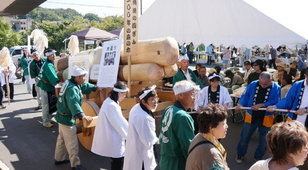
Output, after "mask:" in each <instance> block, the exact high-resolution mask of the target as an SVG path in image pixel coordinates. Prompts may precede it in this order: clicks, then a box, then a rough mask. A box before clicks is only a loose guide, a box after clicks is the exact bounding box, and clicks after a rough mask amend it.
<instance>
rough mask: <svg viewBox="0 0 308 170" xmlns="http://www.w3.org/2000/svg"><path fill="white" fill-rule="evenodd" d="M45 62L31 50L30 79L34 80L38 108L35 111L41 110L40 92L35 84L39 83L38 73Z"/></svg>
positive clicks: (44, 58) (44, 59)
mask: <svg viewBox="0 0 308 170" xmlns="http://www.w3.org/2000/svg"><path fill="white" fill-rule="evenodd" d="M46 60H47V58H46V57H41V56H40V54H39V53H38V51H36V50H33V51H32V61H31V63H30V76H31V78H33V79H35V90H36V93H37V103H38V106H37V107H36V108H35V110H39V109H42V103H41V92H40V91H41V90H40V88H39V87H38V86H37V83H38V81H39V77H38V75H39V73H40V70H41V68H42V66H43V64H44V63H45V61H46Z"/></svg>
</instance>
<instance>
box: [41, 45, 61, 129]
mask: <svg viewBox="0 0 308 170" xmlns="http://www.w3.org/2000/svg"><path fill="white" fill-rule="evenodd" d="M55 53H56V51H55V50H52V49H48V50H46V51H45V56H47V60H46V62H45V63H44V64H43V65H42V68H41V70H40V73H39V76H38V77H39V79H40V80H39V81H38V83H37V86H39V87H40V89H41V101H42V114H43V116H42V118H43V126H44V127H48V128H50V127H53V124H52V123H51V120H50V119H51V114H52V113H53V112H54V111H55V110H56V102H57V100H56V97H55V85H57V84H58V83H59V82H60V80H59V78H58V76H57V73H56V69H55V67H54V66H53V62H54V60H55V57H56V55H55Z"/></svg>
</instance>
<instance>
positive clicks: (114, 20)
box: [90, 16, 124, 31]
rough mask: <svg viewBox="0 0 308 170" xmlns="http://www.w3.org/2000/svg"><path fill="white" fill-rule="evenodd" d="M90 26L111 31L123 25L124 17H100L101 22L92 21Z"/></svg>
mask: <svg viewBox="0 0 308 170" xmlns="http://www.w3.org/2000/svg"><path fill="white" fill-rule="evenodd" d="M90 26H91V27H96V28H99V29H102V30H105V31H111V30H115V29H118V28H122V27H124V18H123V17H122V16H108V17H105V18H103V19H102V22H96V21H92V22H90Z"/></svg>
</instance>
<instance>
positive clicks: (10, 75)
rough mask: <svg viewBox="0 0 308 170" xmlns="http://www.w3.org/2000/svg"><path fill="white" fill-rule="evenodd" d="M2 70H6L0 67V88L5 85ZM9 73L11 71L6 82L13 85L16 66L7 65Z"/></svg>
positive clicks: (11, 63)
mask: <svg viewBox="0 0 308 170" xmlns="http://www.w3.org/2000/svg"><path fill="white" fill-rule="evenodd" d="M4 70H7V68H4V67H1V66H0V76H1V77H0V78H1V86H3V85H5V84H6V81H5V76H4V73H3V71H4ZM9 71H11V73H10V74H9V77H8V81H9V83H14V76H15V72H16V66H15V65H14V63H13V62H10V64H9Z"/></svg>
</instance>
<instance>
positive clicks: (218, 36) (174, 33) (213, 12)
mask: <svg viewBox="0 0 308 170" xmlns="http://www.w3.org/2000/svg"><path fill="white" fill-rule="evenodd" d="M166 36H171V37H174V38H175V39H176V40H177V41H178V42H179V43H180V44H183V43H184V42H185V43H187V44H188V43H190V42H193V43H194V44H195V45H199V44H201V43H204V44H205V45H209V44H211V43H213V44H214V45H216V46H217V45H221V44H223V45H224V46H229V45H231V44H233V45H235V46H242V45H245V46H247V47H251V46H254V45H258V46H261V47H262V46H265V45H268V44H269V45H273V46H274V47H277V46H279V45H281V44H286V45H288V46H292V47H294V46H295V45H297V44H300V43H306V40H305V38H303V37H302V36H300V35H298V34H296V33H294V32H293V31H291V30H289V29H288V28H286V27H284V26H282V25H281V24H279V23H278V22H276V21H275V20H273V19H271V18H270V17H268V16H266V15H265V14H263V13H261V12H260V11H258V10H257V9H255V8H254V7H252V6H250V5H249V4H247V3H246V2H244V1H242V0H232V1H230V0H186V1H184V0H156V1H155V2H154V3H153V4H152V6H151V7H150V8H149V9H148V10H147V11H146V12H145V13H144V14H143V15H142V16H141V17H140V19H139V39H152V38H160V37H166Z"/></svg>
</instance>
